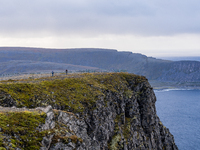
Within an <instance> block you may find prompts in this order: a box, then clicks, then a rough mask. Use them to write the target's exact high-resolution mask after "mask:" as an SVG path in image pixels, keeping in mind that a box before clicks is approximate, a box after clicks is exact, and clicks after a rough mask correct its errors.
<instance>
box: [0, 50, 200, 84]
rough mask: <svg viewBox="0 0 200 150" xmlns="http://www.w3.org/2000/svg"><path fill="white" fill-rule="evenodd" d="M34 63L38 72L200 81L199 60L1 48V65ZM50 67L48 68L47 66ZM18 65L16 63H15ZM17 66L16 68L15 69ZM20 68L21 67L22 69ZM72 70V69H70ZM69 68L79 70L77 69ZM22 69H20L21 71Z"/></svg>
mask: <svg viewBox="0 0 200 150" xmlns="http://www.w3.org/2000/svg"><path fill="white" fill-rule="evenodd" d="M13 60H15V61H25V62H26V61H35V62H38V63H40V66H38V70H39V71H41V70H42V69H43V70H47V71H49V70H52V69H55V70H58V69H60V70H62V69H64V68H68V67H69V64H72V65H77V66H79V68H82V69H84V67H83V66H87V67H88V69H92V68H89V67H95V68H96V69H97V68H98V69H103V70H108V71H111V72H113V71H118V70H126V71H127V72H129V73H134V74H138V75H144V76H146V77H147V78H148V79H149V80H157V81H165V82H170V81H174V82H200V62H198V61H167V60H161V59H156V58H152V57H147V56H145V55H142V54H136V53H132V52H118V51H117V50H109V49H92V48H90V49H89V48H88V49H87V48H85V49H42V48H20V47H19V48H9V47H7V48H5V47H1V48H0V62H2V63H3V62H4V63H5V62H7V63H8V62H9V64H11V63H12V62H11V61H13ZM49 63H50V64H51V65H48V64H49ZM14 65H15V64H14ZM27 65H28V67H26V71H27V72H31V70H36V69H37V68H36V69H35V65H34V63H27ZM61 66H63V67H61ZM16 67H17V66H16ZM19 67H20V66H19ZM6 68H7V67H6V66H4V68H2V69H1V70H5V71H1V73H6V72H9V73H12V72H13V73H14V72H17V71H16V69H14V68H13V69H8V68H7V69H6ZM69 68H70V67H69ZM70 69H74V70H76V69H77V68H76V67H75V66H74V68H73V67H71V68H70ZM20 71H22V72H23V69H21V70H19V72H20Z"/></svg>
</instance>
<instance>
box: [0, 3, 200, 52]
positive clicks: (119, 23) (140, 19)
mask: <svg viewBox="0 0 200 150" xmlns="http://www.w3.org/2000/svg"><path fill="white" fill-rule="evenodd" d="M0 4H1V5H0V20H1V23H0V35H1V39H2V38H9V39H11V38H15V40H16V39H18V40H19V39H20V38H29V40H30V39H32V38H47V37H55V38H57V37H64V38H66V37H67V38H70V37H73V38H74V37H78V38H79V37H82V38H85V37H89V38H92V37H99V36H101V37H102V36H104V35H106V36H107V35H113V37H114V36H134V37H137V36H138V37H157V38H159V37H163V36H167V37H173V36H180V35H182V34H183V35H187V34H188V35H195V36H196V37H198V38H196V39H199V36H198V35H199V34H200V1H199V0H190V1H188V0H176V1H174V0H162V1H161V0H151V1H149V0H109V1H106V0H73V1H72V0H56V1H55V0H42V1H41V0H34V1H27V0H17V1H16V0H0ZM75 39H76V38H74V40H75ZM188 42H189V41H188ZM60 44H61V43H60ZM0 45H3V43H0ZM8 45H9V44H8ZM11 45H12V44H11ZM21 46H23V45H21ZM30 46H32V45H30ZM38 46H40V44H39V45H38ZM63 46H65V45H63ZM69 46H70V45H69ZM97 46H98V44H97ZM130 46H131V45H130ZM54 47H56V45H55V46H54ZM71 47H73V46H71ZM105 47H106V45H105ZM116 48H117V47H116ZM137 48H139V46H137ZM175 48H176V47H175ZM179 48H182V47H179ZM195 48H200V46H199V45H198V44H197V45H196V47H195ZM139 49H140V48H139ZM150 49H151V47H150ZM160 49H162V47H160Z"/></svg>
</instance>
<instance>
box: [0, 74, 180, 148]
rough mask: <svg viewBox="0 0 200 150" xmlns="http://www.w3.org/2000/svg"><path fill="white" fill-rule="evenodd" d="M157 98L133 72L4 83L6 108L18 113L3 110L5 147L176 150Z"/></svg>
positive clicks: (0, 101) (1, 143)
mask: <svg viewBox="0 0 200 150" xmlns="http://www.w3.org/2000/svg"><path fill="white" fill-rule="evenodd" d="M155 102H156V97H155V94H154V92H153V88H152V87H151V86H150V84H149V83H148V81H147V79H146V78H145V77H143V76H137V75H134V74H128V73H103V74H101V73H98V74H81V75H78V76H77V75H76V76H75V75H74V76H70V77H66V78H64V77H63V78H59V77H49V78H39V79H29V80H20V81H8V82H4V83H1V84H0V105H1V108H4V109H5V108H7V109H8V108H9V107H13V108H12V109H13V110H19V111H16V112H10V111H6V110H5V111H0V116H1V124H0V128H1V129H0V149H17V150H20V149H25V147H26V148H27V147H29V148H28V149H41V150H42V149H51V150H54V149H55V150H56V149H66V150H71V149H78V150H84V149H88V150H95V149H96V150H100V149H105V150H106V149H111V150H115V149H116V150H118V149H119V150H122V149H123V150H129V149H138V150H139V149H142V150H143V149H144V150H146V149H152V150H153V149H156V150H161V149H166V150H177V149H178V148H177V146H176V144H175V142H174V138H173V135H172V134H171V133H170V132H169V130H168V129H167V128H166V127H165V126H164V125H163V124H162V123H161V121H160V119H159V117H158V116H157V115H156V108H155ZM19 108H21V109H19ZM9 109H11V108H9ZM22 109H25V110H24V111H22ZM1 110H3V109H1ZM27 116H28V117H27ZM8 118H9V119H8ZM33 118H36V119H33ZM16 119H22V120H25V121H24V122H19V121H17V120H16ZM30 124H32V126H31V127H30V129H29V126H30Z"/></svg>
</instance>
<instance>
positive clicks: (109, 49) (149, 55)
mask: <svg viewBox="0 0 200 150" xmlns="http://www.w3.org/2000/svg"><path fill="white" fill-rule="evenodd" d="M1 48H6V49H7V48H16V49H17V48H22V49H26V48H27V49H29V48H30V49H44V50H45V49H50V50H78V49H84V50H87V49H91V50H92V49H93V50H108V51H117V52H130V53H133V54H141V55H145V56H147V57H154V58H178V57H180V58H187V57H193V58H198V57H200V55H199V56H197V55H190V56H185V55H182V56H181V55H176V54H175V55H163V54H157V55H152V54H145V53H143V52H133V51H131V50H130V51H128V50H118V49H115V48H95V47H82V48H80V47H78V48H55V47H54V48H50V47H34V46H32V47H31V46H0V50H1Z"/></svg>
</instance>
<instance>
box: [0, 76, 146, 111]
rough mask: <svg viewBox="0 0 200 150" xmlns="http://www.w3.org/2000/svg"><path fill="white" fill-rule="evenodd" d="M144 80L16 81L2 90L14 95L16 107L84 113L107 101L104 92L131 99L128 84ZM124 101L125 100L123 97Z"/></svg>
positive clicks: (129, 77)
mask: <svg viewBox="0 0 200 150" xmlns="http://www.w3.org/2000/svg"><path fill="white" fill-rule="evenodd" d="M138 80H139V81H142V80H144V79H143V77H140V76H136V75H133V74H128V73H107V74H92V73H87V74H82V75H81V76H78V77H77V78H76V77H72V78H71V77H70V78H64V79H63V78H61V79H59V78H56V77H55V78H46V80H45V78H43V79H40V80H39V79H36V81H34V80H33V79H31V80H30V81H29V80H27V81H23V82H22V81H18V82H17V81H15V82H8V83H2V84H0V91H2V92H4V93H7V94H9V95H11V97H12V98H13V99H14V100H15V101H16V103H17V107H24V106H26V107H28V108H35V107H38V106H47V105H52V106H54V105H57V106H62V107H63V108H64V110H66V111H72V112H83V111H84V110H85V108H86V107H87V108H91V109H94V108H95V102H96V100H98V99H99V98H100V97H101V98H102V97H103V98H104V96H105V91H111V92H113V93H116V94H117V93H124V96H125V97H127V98H131V97H132V95H133V93H132V91H131V90H130V89H129V88H128V86H129V82H138ZM121 98H123V97H121Z"/></svg>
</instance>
